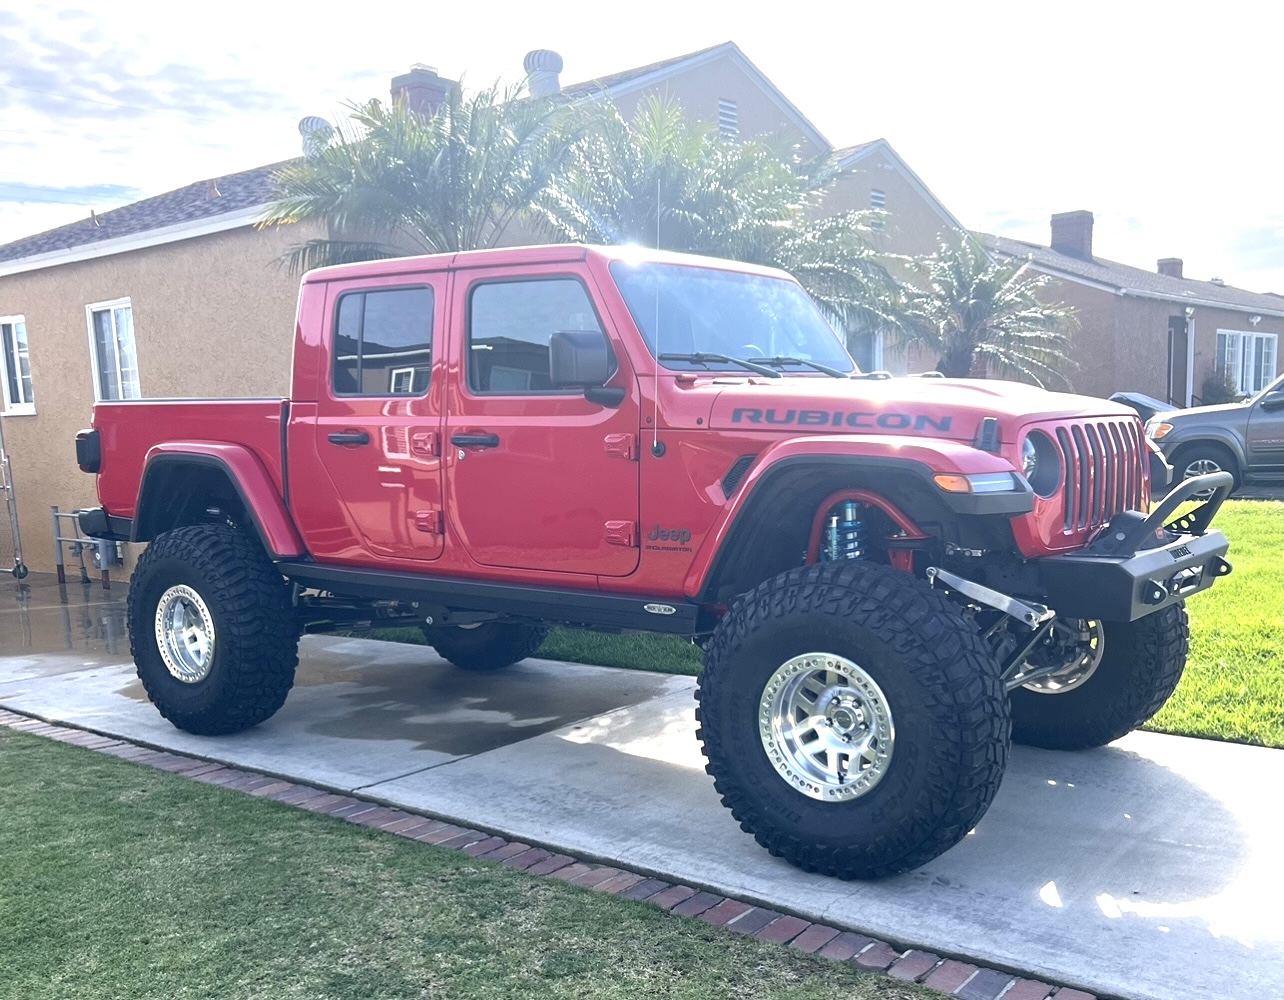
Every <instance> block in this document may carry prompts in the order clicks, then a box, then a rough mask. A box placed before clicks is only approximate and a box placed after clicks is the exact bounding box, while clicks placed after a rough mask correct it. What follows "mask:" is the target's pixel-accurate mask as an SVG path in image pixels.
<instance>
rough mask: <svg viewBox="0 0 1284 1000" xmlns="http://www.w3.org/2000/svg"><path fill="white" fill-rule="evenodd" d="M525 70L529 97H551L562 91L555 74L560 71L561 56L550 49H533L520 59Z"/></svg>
mask: <svg viewBox="0 0 1284 1000" xmlns="http://www.w3.org/2000/svg"><path fill="white" fill-rule="evenodd" d="M522 68H523V69H525V70H526V86H527V88H528V89H529V90H530V92H531V97H552V96H553V95H554V94H560V93H561V92H562V84H561V81H560V80H558V78H557V74H558V73H560V72H562V57H561V56H559V55H558V54H557V53H556V52H554V51H553V50H552V49H533V50H531V51H530V52H527V53H526V58H525V59H523V60H522Z"/></svg>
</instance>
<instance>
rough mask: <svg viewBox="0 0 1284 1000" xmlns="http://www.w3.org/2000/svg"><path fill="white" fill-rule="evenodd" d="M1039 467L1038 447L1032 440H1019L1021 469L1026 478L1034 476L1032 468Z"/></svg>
mask: <svg viewBox="0 0 1284 1000" xmlns="http://www.w3.org/2000/svg"><path fill="white" fill-rule="evenodd" d="M1038 467H1039V449H1038V448H1036V447H1035V446H1034V442H1033V441H1031V440H1030V439H1029V438H1026V439H1025V440H1024V441H1023V442H1021V471H1022V472H1024V473H1025V478H1026V479H1033V478H1034V470H1035V469H1037V468H1038Z"/></svg>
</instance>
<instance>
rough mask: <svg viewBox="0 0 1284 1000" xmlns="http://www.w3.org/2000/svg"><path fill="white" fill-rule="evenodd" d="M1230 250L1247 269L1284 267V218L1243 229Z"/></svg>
mask: <svg viewBox="0 0 1284 1000" xmlns="http://www.w3.org/2000/svg"><path fill="white" fill-rule="evenodd" d="M1230 251H1231V253H1232V254H1233V255H1234V257H1235V260H1236V262H1237V263H1239V264H1240V265H1241V266H1242V267H1244V268H1245V269H1251V270H1257V269H1259V268H1261V269H1266V268H1278V267H1284V218H1280V219H1272V220H1270V221H1269V222H1267V224H1266V225H1264V226H1254V227H1252V228H1250V229H1244V230H1241V231H1240V232H1239V234H1238V235H1237V236H1236V237H1235V239H1234V240H1233V241H1232V242H1231V245H1230Z"/></svg>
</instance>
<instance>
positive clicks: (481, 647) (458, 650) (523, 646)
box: [424, 622, 548, 671]
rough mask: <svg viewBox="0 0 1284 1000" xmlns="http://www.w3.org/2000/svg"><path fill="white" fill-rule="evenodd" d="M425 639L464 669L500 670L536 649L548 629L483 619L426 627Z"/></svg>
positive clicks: (536, 650) (446, 658)
mask: <svg viewBox="0 0 1284 1000" xmlns="http://www.w3.org/2000/svg"><path fill="white" fill-rule="evenodd" d="M424 638H425V639H426V640H427V642H428V645H430V646H432V648H433V649H435V650H437V653H438V654H439V655H440V656H441V658H442V659H444V660H449V661H450V662H451V663H453V664H454V665H455V666H457V667H460V668H461V669H463V670H480V671H488V670H502V669H503V668H504V667H511V666H512V665H513V664H514V663H519V662H521V661H522V660H524V659H526V657H528V656H534V655H535V654H536V653H538V652H539V648H540V646H542V645H544V640H545V639H547V638H548V629H546V628H542V627H540V626H538V625H516V624H513V623H511V622H483V623H482V624H480V625H477V626H475V627H470V628H465V627H463V626H459V625H454V626H450V625H447V626H436V627H425V628H424Z"/></svg>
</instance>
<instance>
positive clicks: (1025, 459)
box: [1021, 431, 1061, 499]
mask: <svg viewBox="0 0 1284 1000" xmlns="http://www.w3.org/2000/svg"><path fill="white" fill-rule="evenodd" d="M1021 471H1022V472H1024V473H1025V478H1026V479H1028V480H1029V481H1030V486H1031V487H1032V488H1033V489H1034V492H1035V493H1037V494H1038V495H1039V496H1041V497H1043V498H1044V499H1047V498H1048V497H1050V496H1053V495H1055V494H1056V492H1057V490H1058V489H1060V488H1061V449H1060V448H1058V447H1057V445H1056V442H1054V441H1053V440H1052V438H1050V437H1048V435H1046V434H1044V433H1043V431H1031V432H1030V433H1029V434H1028V435H1027V436H1026V439H1025V440H1024V441H1023V442H1021Z"/></svg>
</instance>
